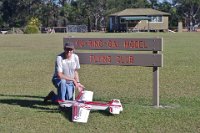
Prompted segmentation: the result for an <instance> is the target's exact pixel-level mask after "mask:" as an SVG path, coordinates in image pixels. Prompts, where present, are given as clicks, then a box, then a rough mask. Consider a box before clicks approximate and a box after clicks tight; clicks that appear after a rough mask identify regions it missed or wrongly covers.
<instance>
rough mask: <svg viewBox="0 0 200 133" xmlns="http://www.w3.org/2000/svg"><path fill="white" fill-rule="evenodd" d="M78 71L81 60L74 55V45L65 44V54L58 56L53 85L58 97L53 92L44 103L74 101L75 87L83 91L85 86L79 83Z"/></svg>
mask: <svg viewBox="0 0 200 133" xmlns="http://www.w3.org/2000/svg"><path fill="white" fill-rule="evenodd" d="M78 69H80V64H79V58H78V56H77V55H76V54H74V45H73V44H72V43H65V44H64V52H62V53H61V54H59V55H57V58H56V62H55V72H54V75H53V78H52V83H53V85H54V86H55V87H56V88H57V95H56V94H55V93H54V92H53V91H51V92H50V93H49V94H48V95H47V96H46V97H45V98H44V102H47V101H48V100H50V99H51V100H52V102H56V103H57V102H62V101H65V100H73V93H74V89H75V87H76V88H78V90H79V91H81V90H82V89H83V88H84V86H83V85H82V84H81V83H80V81H79V75H78V71H77V70H78Z"/></svg>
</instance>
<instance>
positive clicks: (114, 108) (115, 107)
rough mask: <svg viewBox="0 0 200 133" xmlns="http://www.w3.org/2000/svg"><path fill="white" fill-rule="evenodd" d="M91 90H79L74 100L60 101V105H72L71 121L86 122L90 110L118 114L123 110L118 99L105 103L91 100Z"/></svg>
mask: <svg viewBox="0 0 200 133" xmlns="http://www.w3.org/2000/svg"><path fill="white" fill-rule="evenodd" d="M92 99H93V92H92V91H81V92H80V93H79V94H78V96H77V97H76V99H75V100H74V101H69V100H66V101H64V102H60V103H59V105H60V106H61V107H72V121H73V122H82V123H87V121H88V117H89V113H90V110H109V112H110V113H111V114H119V113H120V111H123V108H122V105H121V102H120V100H119V99H113V100H111V101H109V102H107V103H104V102H93V101H92Z"/></svg>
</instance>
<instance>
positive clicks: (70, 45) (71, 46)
mask: <svg viewBox="0 0 200 133" xmlns="http://www.w3.org/2000/svg"><path fill="white" fill-rule="evenodd" d="M65 48H71V49H74V44H73V43H69V42H67V43H65V44H64V49H65Z"/></svg>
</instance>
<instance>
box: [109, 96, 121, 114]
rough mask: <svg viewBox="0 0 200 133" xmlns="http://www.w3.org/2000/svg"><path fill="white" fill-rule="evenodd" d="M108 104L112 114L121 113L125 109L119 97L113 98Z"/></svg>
mask: <svg viewBox="0 0 200 133" xmlns="http://www.w3.org/2000/svg"><path fill="white" fill-rule="evenodd" d="M108 104H109V112H110V113H111V114H119V113H120V112H121V111H123V107H122V104H121V102H120V100H119V99H113V100H111V101H110V102H109V103H108Z"/></svg>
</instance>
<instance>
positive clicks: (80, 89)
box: [76, 83, 85, 92]
mask: <svg viewBox="0 0 200 133" xmlns="http://www.w3.org/2000/svg"><path fill="white" fill-rule="evenodd" d="M76 88H77V89H78V91H79V92H81V91H83V90H84V88H85V87H84V85H82V84H81V83H77V86H76Z"/></svg>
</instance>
